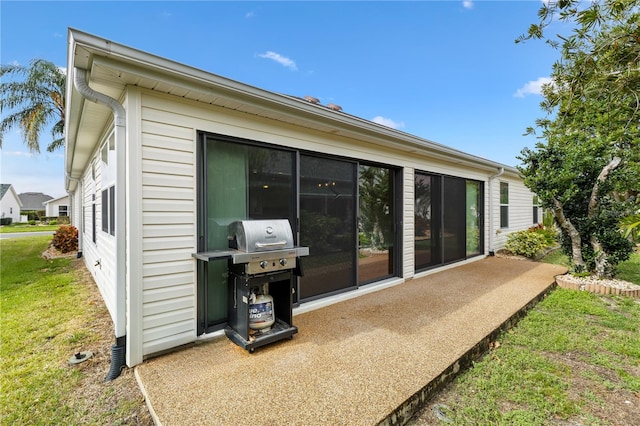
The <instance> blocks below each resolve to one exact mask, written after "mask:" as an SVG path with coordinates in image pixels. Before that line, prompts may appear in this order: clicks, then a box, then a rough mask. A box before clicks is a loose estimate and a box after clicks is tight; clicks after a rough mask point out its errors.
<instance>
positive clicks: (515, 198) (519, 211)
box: [493, 177, 533, 250]
mask: <svg viewBox="0 0 640 426" xmlns="http://www.w3.org/2000/svg"><path fill="white" fill-rule="evenodd" d="M500 182H507V183H508V184H509V227H508V228H506V229H500ZM493 195H494V209H495V210H494V211H495V219H494V222H493V223H494V229H496V230H499V232H498V233H497V234H496V239H495V249H496V250H499V249H501V248H503V247H504V245H505V243H506V242H507V238H508V236H509V234H510V233H512V232H517V231H522V230H525V229H527V228H529V227H531V226H533V193H532V192H531V191H530V190H529V188H527V187H526V186H524V183H523V182H521V181H518V180H516V179H507V178H503V177H500V178H498V179H496V180H495V181H494V193H493Z"/></svg>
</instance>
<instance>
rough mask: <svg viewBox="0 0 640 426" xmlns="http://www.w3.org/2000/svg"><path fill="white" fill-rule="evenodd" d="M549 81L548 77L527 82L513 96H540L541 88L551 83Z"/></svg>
mask: <svg viewBox="0 0 640 426" xmlns="http://www.w3.org/2000/svg"><path fill="white" fill-rule="evenodd" d="M551 81H552V80H551V79H550V78H549V77H540V78H538V79H537V80H532V81H529V82H527V83H526V84H525V85H524V86H522V87H521V88H519V89H518V90H517V91H516V93H514V94H513V96H514V97H516V98H524V97H525V96H527V95H540V94H542V86H543V85H544V84H549V83H551Z"/></svg>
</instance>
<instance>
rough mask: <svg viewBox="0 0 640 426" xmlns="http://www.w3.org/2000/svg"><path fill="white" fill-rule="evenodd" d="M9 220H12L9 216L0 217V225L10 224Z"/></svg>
mask: <svg viewBox="0 0 640 426" xmlns="http://www.w3.org/2000/svg"><path fill="white" fill-rule="evenodd" d="M11 222H13V218H11V217H3V218H2V219H0V225H3V226H4V225H11Z"/></svg>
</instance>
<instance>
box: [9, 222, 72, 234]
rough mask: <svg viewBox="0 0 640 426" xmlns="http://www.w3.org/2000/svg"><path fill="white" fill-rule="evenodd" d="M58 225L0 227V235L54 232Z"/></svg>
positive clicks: (19, 224) (18, 224)
mask: <svg viewBox="0 0 640 426" xmlns="http://www.w3.org/2000/svg"><path fill="white" fill-rule="evenodd" d="M59 227H60V225H29V224H28V223H16V224H11V225H2V226H0V234H11V233H14V232H42V231H56V230H57V229H58V228H59Z"/></svg>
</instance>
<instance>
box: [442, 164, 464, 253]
mask: <svg viewBox="0 0 640 426" xmlns="http://www.w3.org/2000/svg"><path fill="white" fill-rule="evenodd" d="M465 182H466V181H465V180H464V179H460V178H454V177H449V176H445V177H444V178H443V190H442V248H443V250H442V252H443V259H442V260H443V262H444V263H448V262H453V261H455V260H460V259H464V258H465V256H466V243H465V241H466V240H465V231H466V226H465V195H466V192H465Z"/></svg>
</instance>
